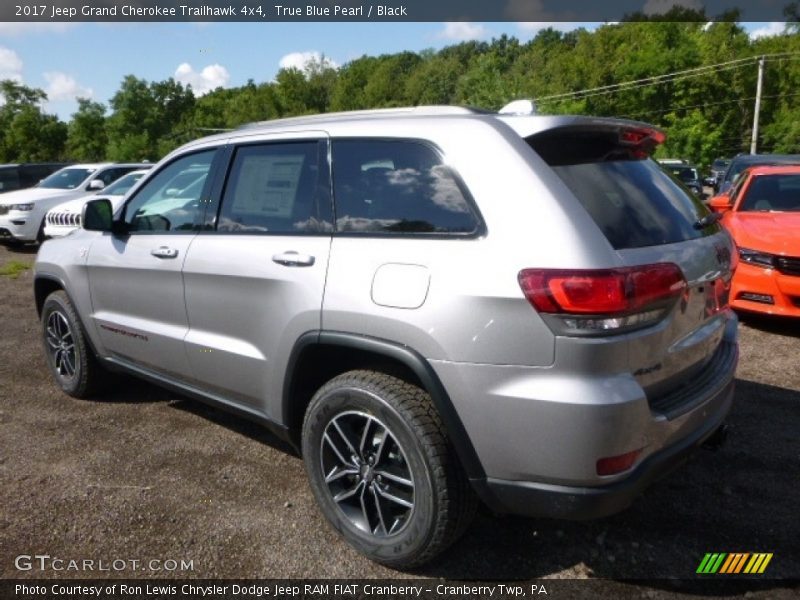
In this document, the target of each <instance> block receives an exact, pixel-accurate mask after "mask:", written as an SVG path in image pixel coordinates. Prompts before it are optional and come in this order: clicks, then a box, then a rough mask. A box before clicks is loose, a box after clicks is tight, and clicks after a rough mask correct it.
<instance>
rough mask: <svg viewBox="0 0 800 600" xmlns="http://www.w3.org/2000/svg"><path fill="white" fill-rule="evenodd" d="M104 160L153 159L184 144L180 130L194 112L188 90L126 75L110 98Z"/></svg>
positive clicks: (192, 98) (176, 85) (170, 81)
mask: <svg viewBox="0 0 800 600" xmlns="http://www.w3.org/2000/svg"><path fill="white" fill-rule="evenodd" d="M111 108H112V109H113V113H112V114H111V116H110V117H109V118H108V122H107V131H108V157H109V158H110V159H111V160H143V159H149V160H157V159H158V158H160V157H161V156H163V155H164V154H166V153H167V152H168V151H170V150H172V149H173V148H175V147H176V146H178V145H179V144H180V143H182V142H183V141H185V137H186V136H185V131H184V130H183V129H182V128H181V127H182V125H183V124H184V123H185V122H186V120H187V119H188V118H189V116H190V113H191V112H192V111H193V109H194V94H193V93H192V90H191V88H189V87H184V86H183V85H182V84H180V83H178V82H176V81H175V80H174V79H172V78H170V79H167V80H165V81H161V82H152V83H149V84H148V82H147V81H145V80H143V79H137V78H136V77H134V76H133V75H128V76H126V77H125V79H124V80H123V82H122V85H121V86H120V89H119V90H118V91H117V93H116V94H114V96H113V97H112V98H111Z"/></svg>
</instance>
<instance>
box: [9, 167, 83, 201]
mask: <svg viewBox="0 0 800 600" xmlns="http://www.w3.org/2000/svg"><path fill="white" fill-rule="evenodd" d="M69 164H70V163H56V162H53V163H21V164H9V165H0V194H1V193H3V192H11V191H13V190H23V189H25V188H29V187H33V186H35V185H36V184H37V183H39V182H40V181H41V180H42V179H44V178H45V177H47V176H48V175H50V174H51V173H55V172H56V171H58V170H59V169H61V168H63V167H66V166H67V165H69Z"/></svg>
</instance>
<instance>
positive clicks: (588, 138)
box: [528, 131, 719, 250]
mask: <svg viewBox="0 0 800 600" xmlns="http://www.w3.org/2000/svg"><path fill="white" fill-rule="evenodd" d="M617 139H618V133H617V132H616V131H615V132H609V133H606V132H580V133H566V134H559V132H556V134H553V133H550V134H544V135H539V136H534V137H532V138H529V139H528V143H529V144H530V146H531V147H532V148H533V149H534V150H535V151H536V152H537V153H538V154H539V155H540V156H541V157H542V158H543V159H544V160H545V161H546V162H547V163H548V164H549V165H550V166H551V167H552V168H553V170H554V171H555V172H556V174H557V175H558V176H559V177H560V178H561V180H562V181H563V182H564V183H565V184H566V186H567V187H568V188H569V189H570V190H571V191H572V193H573V194H574V195H575V197H576V198H577V199H578V200H579V201H580V203H581V204H582V205H583V207H584V208H585V209H586V211H587V212H588V213H589V215H591V217H592V219H594V221H595V223H597V226H598V227H599V228H600V230H601V231H602V232H603V233H604V234H605V236H606V238H607V239H608V241H609V242H610V243H611V245H612V246H613V247H614V248H615V249H617V250H622V249H626V248H642V247H645V246H659V245H662V244H672V243H676V242H683V241H686V240H692V239H696V238H700V237H703V236H706V235H710V234H713V233H716V232H718V231H719V226H718V225H716V224H714V225H711V226H709V227H706V228H704V229H696V228H695V227H694V224H695V223H696V222H697V221H698V219H700V218H701V217H703V216H705V215H707V214H709V213H708V209H707V208H705V207H704V206H703V204H702V203H701V202H700V200H698V199H697V198H695V197H693V196H692V195H691V194H689V193H687V192H686V191H685V190H684V189H683V188H682V187H681V186H680V185H679V184H677V183H676V182H675V181H674V180H673V179H672V178H671V177H670V176H669V175H668V174H667V173H665V172H664V171H663V170H662V168H661V167H660V166H659V165H658V164H657V163H656V162H654V161H652V160H650V159H647V158H643V157H641V156H639V154H638V153H637V152H636V151H635V150H634V149H632V148H626V147H624V146H620V144H619V143H618V142H617Z"/></svg>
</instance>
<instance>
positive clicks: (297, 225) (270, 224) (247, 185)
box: [217, 141, 333, 233]
mask: <svg viewBox="0 0 800 600" xmlns="http://www.w3.org/2000/svg"><path fill="white" fill-rule="evenodd" d="M319 148H320V144H319V143H318V142H317V141H309V142H292V143H271V144H262V145H253V146H242V147H240V148H238V149H237V150H236V153H235V155H234V158H233V164H232V166H231V171H230V175H229V177H228V183H227V185H226V188H225V193H224V196H223V199H222V211H221V213H220V218H219V223H218V225H217V231H221V232H229V233H302V232H306V233H314V232H324V231H330V230H331V229H332V228H333V226H332V224H331V222H330V220H329V217H327V215H328V214H329V212H330V198H329V194H328V193H327V192H326V190H327V187H326V185H327V181H325V180H326V179H327V176H325V177H322V176H321V175H320V161H319V155H320V152H319Z"/></svg>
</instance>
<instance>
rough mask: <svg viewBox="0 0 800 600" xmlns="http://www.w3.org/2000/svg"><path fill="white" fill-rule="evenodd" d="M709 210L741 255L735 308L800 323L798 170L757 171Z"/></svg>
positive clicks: (735, 281) (733, 297) (748, 173)
mask: <svg viewBox="0 0 800 600" xmlns="http://www.w3.org/2000/svg"><path fill="white" fill-rule="evenodd" d="M709 206H710V207H711V209H712V210H714V211H716V212H719V213H722V219H721V223H722V225H723V226H724V227H725V228H726V229H727V230H728V231H729V232H730V233H731V235H732V236H733V239H734V240H735V241H736V245H737V247H738V249H739V266H738V268H737V269H736V273H735V275H734V277H733V284H732V288H731V304H732V306H733V307H734V308H736V309H740V310H746V311H754V312H759V313H767V314H771V315H783V316H792V317H800V234H799V233H798V232H800V166H769V167H753V168H751V169H749V170H748V171H746V172H745V173H744V174H743V175H742V176H741V177H740V178H739V180H738V181H737V182H736V185H735V186H734V188H733V190H732V191H731V193H730V195H722V196H717V197H716V198H712V199H711V200H710V201H709Z"/></svg>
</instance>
